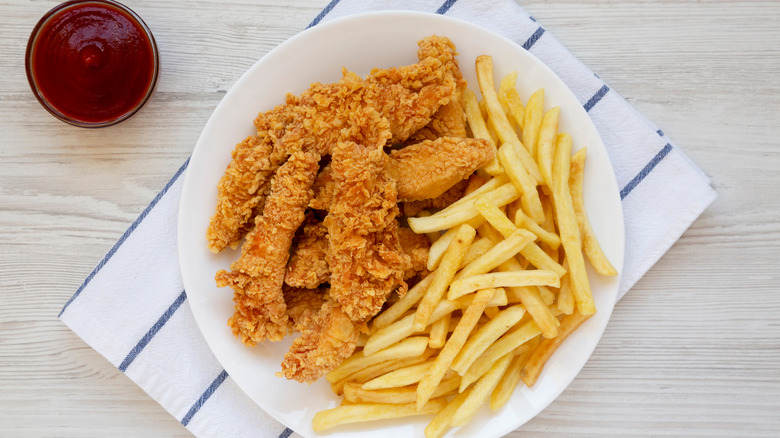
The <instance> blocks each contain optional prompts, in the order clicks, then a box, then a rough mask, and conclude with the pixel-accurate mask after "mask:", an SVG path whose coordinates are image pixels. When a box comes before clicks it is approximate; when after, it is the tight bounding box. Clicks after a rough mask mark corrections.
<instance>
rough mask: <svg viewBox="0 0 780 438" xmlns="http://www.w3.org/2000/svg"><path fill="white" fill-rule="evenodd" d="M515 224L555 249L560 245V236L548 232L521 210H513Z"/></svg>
mask: <svg viewBox="0 0 780 438" xmlns="http://www.w3.org/2000/svg"><path fill="white" fill-rule="evenodd" d="M515 226H516V227H518V228H525V229H526V230H528V231H530V232H532V233H534V235H535V236H536V237H538V238H539V240H540V241H542V242H543V243H544V244H546V245H547V246H549V247H550V248H552V249H555V250H557V249H558V248H559V247H560V246H561V238H560V236H558V235H557V234H555V233H554V232H550V231H547V230H545V229H544V228H542V227H541V226H540V225H539V224H537V223H536V222H534V221H533V220H532V219H531V218H529V217H528V216H526V215H525V213H523V211H522V210H517V211H516V212H515ZM548 255H549V254H548Z"/></svg>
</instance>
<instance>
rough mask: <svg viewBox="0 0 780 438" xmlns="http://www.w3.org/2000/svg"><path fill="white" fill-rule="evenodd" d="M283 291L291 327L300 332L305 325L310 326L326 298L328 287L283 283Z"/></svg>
mask: <svg viewBox="0 0 780 438" xmlns="http://www.w3.org/2000/svg"><path fill="white" fill-rule="evenodd" d="M283 291H284V302H285V303H287V315H289V316H290V326H291V329H292V330H294V331H299V332H300V331H303V330H304V329H305V328H306V327H312V326H313V324H314V319H315V318H316V317H317V314H319V313H320V309H321V308H322V305H323V304H325V301H327V300H328V289H327V288H319V289H306V288H300V287H292V286H287V285H285V286H284V289H283Z"/></svg>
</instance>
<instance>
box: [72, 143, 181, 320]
mask: <svg viewBox="0 0 780 438" xmlns="http://www.w3.org/2000/svg"><path fill="white" fill-rule="evenodd" d="M189 164H190V159H189V158H187V161H185V162H184V164H182V165H181V167H180V168H179V170H177V171H176V173H175V174H174V175H173V178H171V179H170V180H169V181H168V183H167V184H165V187H163V189H162V190H160V193H158V194H157V196H155V197H154V199H153V200H152V202H151V203H150V204H149V205H148V206H146V208H145V209H144V211H143V212H141V215H140V216H138V218H137V219H136V220H135V222H133V224H132V225H130V228H128V229H127V230H126V231H125V233H124V234H122V237H120V238H119V240H118V241H117V242H116V243H115V244H114V246H113V247H111V249H110V250H109V251H108V253H107V254H106V255H105V257H103V260H101V261H100V263H98V264H97V266H95V269H93V270H92V272H91V273H90V274H89V275H88V276H87V278H86V279H85V280H84V282H83V283H81V286H79V288H78V289H77V290H76V293H75V294H73V296H72V297H70V299H69V300H68V302H67V303H65V305H64V306H63V307H62V310H61V311H60V314H59V315H57V317H58V318H59V317H61V316H62V314H63V313H64V312H65V309H67V308H68V306H70V303H72V302H73V300H75V299H76V298H77V297H78V296H79V294H81V292H82V291H83V290H84V288H85V287H87V285H88V284H89V282H90V281H92V278H94V277H95V275H96V274H97V273H98V272H100V270H101V269H103V267H104V266H105V265H106V263H108V261H109V260H111V257H113V256H114V254H115V253H116V251H117V250H118V249H119V247H120V246H122V244H123V243H125V240H127V238H128V237H130V235H131V234H132V233H133V231H135V229H136V228H138V225H140V224H141V222H143V220H144V219H145V218H146V216H148V215H149V212H151V211H152V208H154V206H155V205H157V203H158V202H160V199H162V197H163V196H165V193H167V192H168V189H170V188H171V186H172V185H173V183H175V182H176V180H177V179H179V177H180V176H181V174H182V173H184V170H185V169H186V168H187V166H188V165H189Z"/></svg>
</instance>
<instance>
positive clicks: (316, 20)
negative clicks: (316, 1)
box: [306, 0, 341, 29]
mask: <svg viewBox="0 0 780 438" xmlns="http://www.w3.org/2000/svg"><path fill="white" fill-rule="evenodd" d="M339 1H341V0H331V2H330V3H328V6H325V9H323V10H322V12H320V13H319V15H317V16H316V17H314V20H312V21H311V23H309V25H308V26H306V29H308V28H310V27H312V26H316V25H317V24H319V22H320V21H322V19H323V18H325V16H326V15H328V13H330V11H332V10H333V8H335V7H336V5H337V4H339Z"/></svg>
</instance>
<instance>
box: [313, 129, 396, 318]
mask: <svg viewBox="0 0 780 438" xmlns="http://www.w3.org/2000/svg"><path fill="white" fill-rule="evenodd" d="M332 155H333V161H332V162H331V168H332V170H333V179H334V180H335V181H336V192H335V194H334V199H333V204H332V205H331V206H330V210H329V212H328V215H327V216H326V217H325V220H324V223H325V226H326V227H327V229H328V240H329V243H330V246H329V251H328V256H327V260H328V266H329V267H330V272H331V277H330V286H331V289H330V295H331V297H333V298H334V299H335V300H336V301H338V302H339V303H340V304H341V305H342V306H343V310H344V312H345V313H346V314H347V315H349V317H350V318H351V319H352V320H353V321H360V322H365V321H367V320H368V319H369V318H371V317H372V316H374V315H376V313H377V312H379V310H380V309H381V308H382V304H384V302H385V300H386V299H387V296H388V295H389V294H390V292H392V291H393V290H395V289H396V288H397V287H399V286H401V290H402V291H403V290H404V288H405V286H406V284H405V283H404V281H403V274H404V269H405V267H406V266H407V264H408V260H409V259H408V256H407V255H406V254H404V253H403V250H402V249H401V244H400V242H399V239H398V221H396V216H397V215H398V205H397V198H396V194H397V192H396V189H395V187H396V183H395V180H394V179H392V178H390V177H389V176H388V175H387V173H386V172H385V171H384V169H385V165H386V164H387V160H388V158H387V155H386V154H385V153H384V151H383V150H382V148H381V147H380V148H369V147H364V146H360V145H357V144H355V143H352V142H344V143H339V144H338V145H337V146H336V147H335V148H334V149H333V152H332Z"/></svg>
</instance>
